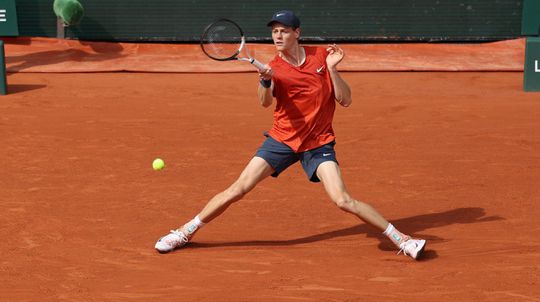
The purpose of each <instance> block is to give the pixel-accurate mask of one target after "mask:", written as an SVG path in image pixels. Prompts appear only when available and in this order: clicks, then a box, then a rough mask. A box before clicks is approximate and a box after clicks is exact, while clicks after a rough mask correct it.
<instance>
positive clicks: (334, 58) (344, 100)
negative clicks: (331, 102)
mask: <svg viewBox="0 0 540 302" xmlns="http://www.w3.org/2000/svg"><path fill="white" fill-rule="evenodd" d="M326 51H328V56H327V57H326V65H327V66H328V72H329V73H330V77H331V78H332V83H333V86H334V94H335V96H336V101H337V102H338V103H339V104H340V105H341V106H343V107H349V106H350V105H351V103H352V93H351V88H350V87H349V84H347V82H345V80H343V78H342V77H341V75H340V74H339V72H338V70H337V65H338V64H339V63H340V62H341V61H342V60H343V58H344V57H345V52H344V51H343V49H341V47H339V46H337V45H336V44H332V45H328V48H326Z"/></svg>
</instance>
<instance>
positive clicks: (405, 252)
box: [397, 239, 414, 256]
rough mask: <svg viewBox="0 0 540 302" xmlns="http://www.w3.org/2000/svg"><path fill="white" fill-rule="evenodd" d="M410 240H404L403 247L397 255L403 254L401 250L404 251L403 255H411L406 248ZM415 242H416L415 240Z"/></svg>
mask: <svg viewBox="0 0 540 302" xmlns="http://www.w3.org/2000/svg"><path fill="white" fill-rule="evenodd" d="M409 240H411V239H409ZM409 240H407V241H405V242H403V247H401V248H400V250H399V252H398V253H397V255H399V254H401V252H403V255H407V256H409V254H408V253H407V250H406V248H407V244H408V243H409ZM413 243H414V242H413Z"/></svg>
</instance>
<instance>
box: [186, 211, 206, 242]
mask: <svg viewBox="0 0 540 302" xmlns="http://www.w3.org/2000/svg"><path fill="white" fill-rule="evenodd" d="M204 225H205V223H204V222H202V221H201V219H200V218H199V215H197V216H195V218H193V219H192V220H190V221H189V222H188V223H186V224H184V226H183V227H182V229H183V230H184V231H185V232H186V233H187V234H185V235H186V236H188V237H191V236H192V235H193V234H195V232H197V230H199V229H200V228H202V227H203V226H204Z"/></svg>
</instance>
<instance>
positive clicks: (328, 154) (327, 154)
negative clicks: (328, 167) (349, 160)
mask: <svg viewBox="0 0 540 302" xmlns="http://www.w3.org/2000/svg"><path fill="white" fill-rule="evenodd" d="M330 155H332V153H323V155H322V156H330Z"/></svg>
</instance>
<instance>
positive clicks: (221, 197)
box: [155, 156, 274, 253]
mask: <svg viewBox="0 0 540 302" xmlns="http://www.w3.org/2000/svg"><path fill="white" fill-rule="evenodd" d="M273 172H274V169H273V168H272V167H271V166H270V165H269V164H268V163H267V162H266V161H265V160H264V159H262V158H260V157H257V156H256V157H253V158H252V159H251V161H250V162H249V163H248V164H247V166H246V167H245V168H244V170H243V171H242V173H241V174H240V176H239V177H238V179H237V180H236V181H235V182H234V183H233V184H232V185H231V186H229V187H228V188H227V189H226V190H224V191H223V192H220V193H218V194H216V195H215V196H214V197H213V198H212V199H210V201H208V203H207V204H206V206H205V207H204V208H203V210H202V211H201V212H200V213H199V215H197V216H196V217H195V218H194V219H192V220H191V221H189V222H187V223H186V224H184V225H183V226H181V227H180V228H178V229H176V230H172V231H171V233H170V234H168V235H166V236H163V237H162V238H160V239H159V240H158V242H157V243H156V245H155V248H156V249H157V250H158V251H159V252H161V253H166V252H170V251H172V250H174V249H175V248H178V247H181V246H183V245H185V244H186V243H187V242H188V241H189V240H190V239H191V237H192V236H193V235H194V234H195V233H196V232H197V230H198V229H199V228H200V227H202V226H203V225H204V224H205V223H208V222H210V221H212V220H213V219H214V218H216V217H218V216H219V215H221V214H222V213H223V212H224V211H225V210H226V209H227V208H228V207H229V206H230V205H231V204H232V203H233V202H235V201H238V200H240V199H242V197H244V195H245V194H247V193H248V192H249V191H251V190H252V189H253V188H254V187H255V186H256V185H257V183H259V182H260V181H262V180H263V179H265V178H266V177H268V176H270V175H271V174H272V173H273Z"/></svg>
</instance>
